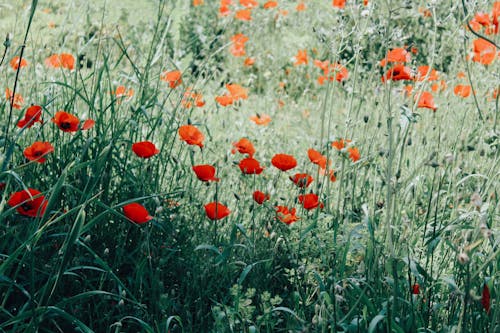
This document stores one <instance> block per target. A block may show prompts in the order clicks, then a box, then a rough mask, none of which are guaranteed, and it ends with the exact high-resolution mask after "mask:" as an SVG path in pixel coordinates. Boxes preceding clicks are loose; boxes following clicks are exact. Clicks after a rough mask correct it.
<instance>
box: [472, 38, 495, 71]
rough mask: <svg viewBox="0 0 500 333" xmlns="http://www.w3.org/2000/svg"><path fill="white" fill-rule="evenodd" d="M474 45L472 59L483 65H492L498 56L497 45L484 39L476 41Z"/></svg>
mask: <svg viewBox="0 0 500 333" xmlns="http://www.w3.org/2000/svg"><path fill="white" fill-rule="evenodd" d="M473 44H474V56H473V57H472V61H475V62H479V63H481V64H483V65H490V64H491V63H492V62H493V60H495V57H496V54H497V51H496V47H495V45H493V44H492V43H490V42H488V41H487V40H484V39H482V38H478V39H476V40H474V43H473Z"/></svg>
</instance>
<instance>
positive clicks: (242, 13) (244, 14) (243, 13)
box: [234, 8, 252, 21]
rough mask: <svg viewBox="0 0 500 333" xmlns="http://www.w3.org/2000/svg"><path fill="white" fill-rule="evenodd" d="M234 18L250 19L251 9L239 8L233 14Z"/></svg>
mask: <svg viewBox="0 0 500 333" xmlns="http://www.w3.org/2000/svg"><path fill="white" fill-rule="evenodd" d="M234 18H235V19H238V20H241V21H251V20H252V10H251V9H249V8H247V9H240V10H238V11H237V12H236V14H235V15H234Z"/></svg>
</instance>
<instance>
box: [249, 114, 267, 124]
mask: <svg viewBox="0 0 500 333" xmlns="http://www.w3.org/2000/svg"><path fill="white" fill-rule="evenodd" d="M250 120H251V121H253V122H254V123H255V124H257V125H263V126H265V125H267V124H269V123H270V122H271V117H270V116H269V115H268V114H256V115H255V116H251V117H250Z"/></svg>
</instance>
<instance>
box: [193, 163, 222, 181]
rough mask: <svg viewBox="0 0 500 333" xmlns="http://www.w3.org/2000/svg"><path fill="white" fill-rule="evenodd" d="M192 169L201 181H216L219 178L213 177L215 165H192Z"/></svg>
mask: <svg viewBox="0 0 500 333" xmlns="http://www.w3.org/2000/svg"><path fill="white" fill-rule="evenodd" d="M193 171H194V173H195V174H196V177H198V179H199V180H201V181H202V182H209V181H214V182H218V181H219V180H220V179H219V178H217V177H215V172H216V170H215V167H213V166H211V165H208V164H201V165H193Z"/></svg>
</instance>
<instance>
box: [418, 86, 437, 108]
mask: <svg viewBox="0 0 500 333" xmlns="http://www.w3.org/2000/svg"><path fill="white" fill-rule="evenodd" d="M416 97H417V96H415V98H416ZM417 106H418V107H419V108H427V109H431V110H432V111H434V112H435V111H436V110H437V107H436V105H435V104H434V97H433V96H432V94H431V93H430V92H428V91H424V92H422V95H420V99H419V100H418V105H417Z"/></svg>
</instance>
